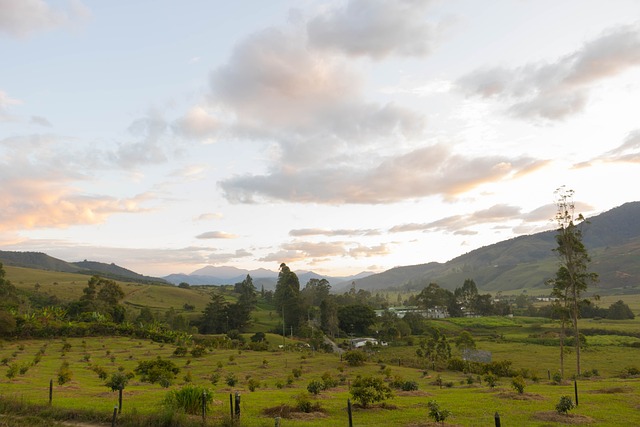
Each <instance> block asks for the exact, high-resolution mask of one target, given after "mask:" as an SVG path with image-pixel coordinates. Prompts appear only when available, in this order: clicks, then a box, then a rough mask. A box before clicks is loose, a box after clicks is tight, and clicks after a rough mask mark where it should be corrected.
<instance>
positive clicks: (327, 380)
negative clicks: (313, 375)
mask: <svg viewBox="0 0 640 427" xmlns="http://www.w3.org/2000/svg"><path fill="white" fill-rule="evenodd" d="M322 382H323V384H324V389H325V390H326V389H329V388H333V387H337V386H338V380H337V379H335V378H333V376H332V375H331V374H330V373H329V372H325V373H324V374H322Z"/></svg>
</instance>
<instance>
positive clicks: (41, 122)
mask: <svg viewBox="0 0 640 427" xmlns="http://www.w3.org/2000/svg"><path fill="white" fill-rule="evenodd" d="M29 123H31V124H34V125H38V126H44V127H47V128H50V127H52V125H51V122H50V121H49V120H47V119H46V118H44V117H41V116H31V120H29Z"/></svg>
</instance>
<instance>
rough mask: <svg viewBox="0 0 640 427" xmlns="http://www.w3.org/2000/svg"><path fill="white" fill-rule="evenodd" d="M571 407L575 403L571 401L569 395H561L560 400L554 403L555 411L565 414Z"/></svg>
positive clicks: (573, 406)
mask: <svg viewBox="0 0 640 427" xmlns="http://www.w3.org/2000/svg"><path fill="white" fill-rule="evenodd" d="M573 408H575V405H574V404H573V401H572V400H571V398H570V397H569V396H562V397H561V398H560V401H559V402H558V404H557V405H556V411H557V412H558V413H559V414H565V415H566V414H567V413H568V412H569V411H570V410H572V409H573Z"/></svg>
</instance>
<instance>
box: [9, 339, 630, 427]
mask: <svg viewBox="0 0 640 427" xmlns="http://www.w3.org/2000/svg"><path fill="white" fill-rule="evenodd" d="M271 338H272V339H273V340H274V342H279V339H278V338H277V337H275V336H274V337H271ZM66 343H68V344H69V345H70V346H71V348H70V349H67V350H66V351H63V345H64V343H63V341H62V340H50V341H42V340H30V341H18V342H5V343H3V344H2V348H0V359H4V358H6V359H7V361H6V362H7V365H8V366H4V367H2V368H0V375H1V378H0V390H1V395H2V402H4V403H2V402H0V412H2V413H5V414H17V415H21V416H23V417H26V416H32V415H33V414H34V413H36V412H40V413H41V414H42V416H43V417H46V419H50V420H58V421H61V420H84V421H86V422H91V423H109V422H110V419H111V416H112V412H113V408H114V406H115V405H117V399H118V394H117V393H116V392H112V391H111V390H110V389H109V388H107V387H106V386H105V385H104V381H103V380H100V379H99V378H98V377H97V375H96V373H95V372H94V371H93V370H92V369H91V368H92V367H93V366H101V367H103V368H104V369H105V370H106V371H107V372H108V373H109V374H111V373H113V372H116V371H118V370H119V369H123V370H124V371H125V372H128V371H132V370H133V369H134V368H135V367H136V366H137V363H138V362H139V361H141V360H149V359H153V358H156V357H157V356H160V357H162V358H167V359H170V360H172V361H174V362H175V363H176V364H177V365H178V366H179V367H180V368H181V372H180V374H179V375H178V378H177V379H176V381H175V384H174V385H172V386H171V387H170V389H169V390H171V389H179V388H180V387H182V386H183V385H185V384H187V383H189V382H188V381H187V379H186V378H185V377H186V376H187V375H189V376H190V383H192V384H196V385H202V386H206V387H208V388H210V390H211V392H212V393H213V395H214V403H213V405H212V407H211V409H210V411H209V413H208V415H207V420H208V421H207V422H208V424H209V425H225V422H228V420H227V419H226V418H225V417H227V418H228V413H229V396H230V394H231V395H233V394H234V393H235V392H239V393H240V395H241V409H242V415H241V418H242V425H243V426H249V427H251V426H273V425H274V420H273V417H272V416H266V415H264V414H263V411H264V410H265V409H266V408H269V407H275V406H277V405H281V404H288V405H295V402H296V398H297V396H298V395H299V394H300V393H301V392H303V391H304V390H305V389H306V386H307V384H308V383H309V381H311V380H313V379H319V378H320V376H321V375H322V374H323V373H325V372H329V373H330V374H331V375H332V376H334V377H335V378H339V377H340V376H343V378H344V382H343V383H342V384H341V385H339V386H338V387H335V388H332V389H330V390H327V391H324V392H322V393H321V394H320V395H319V396H318V397H317V398H312V400H314V401H317V402H318V403H319V404H320V405H321V407H322V408H323V409H324V411H323V412H322V413H312V414H299V415H298V418H296V419H286V420H282V423H281V425H282V426H287V425H296V426H298V425H302V426H309V427H316V426H317V427H320V426H327V425H346V423H347V414H346V402H347V399H348V398H349V392H348V385H349V383H350V382H351V381H352V380H353V379H354V378H355V377H356V376H357V375H381V374H382V373H383V369H388V370H390V373H389V374H390V376H391V377H394V376H399V377H402V378H404V379H406V380H411V381H416V382H417V383H418V384H419V390H418V391H413V392H401V391H397V392H395V397H393V398H392V399H390V400H388V401H387V402H386V405H385V406H384V407H380V406H374V407H373V408H370V409H360V408H355V410H354V414H353V418H354V425H356V426H383V425H384V426H425V425H429V424H427V423H428V421H429V419H428V415H427V414H428V409H427V403H428V402H429V401H430V400H436V401H437V402H438V403H439V404H440V405H441V407H442V408H445V409H449V410H450V411H452V416H451V417H450V418H449V419H448V420H447V423H450V424H453V425H464V426H476V425H492V423H493V417H494V414H495V413H496V412H499V413H500V416H501V418H502V420H503V425H531V426H538V425H539V426H550V425H562V423H558V422H557V421H553V420H549V419H546V418H544V417H549V416H550V415H549V414H551V415H553V412H554V406H555V404H556V403H557V402H558V400H559V399H560V396H562V395H568V396H571V397H572V398H573V383H571V382H568V383H566V384H564V385H553V384H551V382H550V381H548V380H547V378H546V371H547V367H549V369H550V370H552V372H555V371H556V370H557V362H556V360H557V349H556V348H555V347H548V346H541V345H533V344H529V345H522V344H514V343H509V342H508V341H505V342H493V341H491V340H486V341H482V342H480V343H479V346H480V347H481V348H488V349H490V350H492V351H493V354H494V360H500V359H503V358H508V359H510V360H513V361H514V367H515V368H517V369H520V368H527V369H529V370H531V371H532V372H535V373H537V375H538V376H539V377H540V378H541V379H540V381H539V382H538V383H534V382H532V381H530V380H529V381H528V384H527V386H526V389H525V394H524V395H518V394H516V393H515V392H514V391H513V390H512V389H511V387H510V379H509V378H501V379H500V381H499V383H498V386H497V387H496V388H494V389H490V388H488V387H487V386H485V385H484V383H481V382H478V379H477V378H473V383H471V384H468V380H467V376H466V375H464V374H463V373H455V372H428V373H427V375H424V373H423V371H422V370H420V369H416V368H411V367H408V366H405V365H404V364H403V365H402V366H398V365H397V364H394V363H393V360H395V359H394V358H398V357H399V356H402V355H403V354H405V355H406V357H407V358H409V357H410V356H411V357H414V356H413V355H414V354H415V347H394V348H386V349H383V350H381V351H380V352H379V353H374V354H373V355H372V357H371V361H370V362H368V363H366V364H365V366H362V367H349V366H347V365H346V364H345V363H344V362H342V361H341V360H340V357H339V356H338V355H335V354H323V353H312V352H306V351H305V352H283V351H268V352H253V351H238V350H214V351H211V352H208V353H207V354H206V355H205V356H203V357H200V358H193V357H191V358H190V357H175V356H173V355H172V354H173V351H174V349H175V347H174V346H172V345H163V344H158V343H154V342H148V341H141V340H137V339H130V338H85V339H81V338H78V339H68V340H66ZM274 348H277V347H276V346H274ZM43 349H44V350H43ZM42 350H43V353H42V357H41V359H40V361H39V362H38V363H37V364H34V365H32V366H29V365H30V363H31V362H33V361H34V360H35V357H36V354H37V353H38V352H39V351H42ZM583 357H584V359H583V360H584V363H583V364H584V366H585V368H586V369H594V368H597V369H598V370H599V371H600V377H596V378H592V379H588V380H581V381H579V383H578V384H579V392H580V401H579V402H580V405H579V406H578V408H577V409H576V410H574V411H572V413H573V414H574V415H575V416H582V417H588V418H582V419H579V420H582V421H585V420H586V421H589V420H591V423H592V424H593V425H598V426H617V425H640V413H639V411H638V408H640V380H638V379H626V380H624V379H621V378H615V375H616V373H619V372H620V370H621V369H622V368H623V367H624V366H626V365H629V366H630V365H634V364H637V349H630V348H623V347H618V346H603V347H598V351H595V350H588V351H586V352H585V353H584V354H583ZM608 359H613V361H612V362H611V366H609V365H607V360H608ZM406 360H408V359H406ZM65 361H66V362H68V363H69V366H70V369H71V371H72V378H71V381H70V382H68V383H66V384H64V385H58V384H57V371H58V369H59V368H60V366H61V364H62V363H63V362H65ZM12 364H16V365H17V366H19V367H23V366H28V369H27V370H26V371H25V372H24V373H23V374H19V373H18V374H17V375H16V376H15V377H14V378H7V377H6V373H7V372H8V370H9V367H10V366H11V365H12ZM294 370H296V371H298V372H299V373H300V376H299V377H298V378H295V377H294V376H293V372H294ZM214 373H217V374H218V376H219V380H218V382H217V384H215V385H214V384H212V382H211V374H214ZM229 374H233V375H235V376H236V378H237V379H238V383H237V384H236V385H235V386H233V387H230V386H228V385H227V384H225V378H226V377H227V376H228V375H229ZM438 375H440V376H441V378H442V380H443V383H444V384H446V385H448V386H445V387H442V388H440V387H439V386H437V385H434V381H435V378H436V377H437V376H438ZM289 377H291V378H292V380H291V384H290V385H289V386H286V382H287V380H288V378H289ZM50 379H53V383H54V387H53V402H52V405H51V407H49V405H48V397H49V395H48V392H49V381H50ZM250 379H257V380H258V381H259V382H260V387H259V388H257V389H256V390H255V391H254V392H251V391H249V388H248V384H249V380H250ZM283 385H285V386H283ZM167 392H168V389H164V388H162V387H160V386H158V385H152V384H148V383H142V382H140V381H139V379H138V378H137V377H136V378H134V379H133V380H132V381H131V382H130V383H129V385H128V386H127V387H126V388H125V390H124V403H123V413H122V415H121V418H119V424H118V425H131V426H135V425H175V426H179V425H184V426H188V425H202V422H201V419H200V418H199V417H193V416H191V417H188V416H185V415H183V414H178V413H171V412H167V411H165V410H164V408H163V405H162V401H163V399H164V397H165V396H166V393H167ZM12 402H13V403H12ZM16 402H18V404H16ZM20 405H22V406H20ZM20 408H22V409H20ZM88 408H90V409H88ZM545 414H546V415H545ZM541 417H542V418H543V419H539V418H541ZM574 418H575V417H574ZM4 419H5V420H6V419H7V418H6V417H5V418H4ZM26 419H27V418H21V420H22V421H25V420H26ZM576 419H577V418H576ZM561 420H565V421H568V420H569V418H564V419H562V418H561ZM572 420H573V421H575V420H574V419H572ZM1 422H2V421H0V425H2V424H1ZM34 422H36V421H34ZM125 423H128V424H125ZM193 423H195V424H193ZM198 423H199V424H198ZM7 425H10V424H7ZM17 425H38V424H17ZM41 425H44V424H41ZM47 425H53V424H47Z"/></svg>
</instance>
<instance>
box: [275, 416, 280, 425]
mask: <svg viewBox="0 0 640 427" xmlns="http://www.w3.org/2000/svg"><path fill="white" fill-rule="evenodd" d="M276 427H280V417H276Z"/></svg>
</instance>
